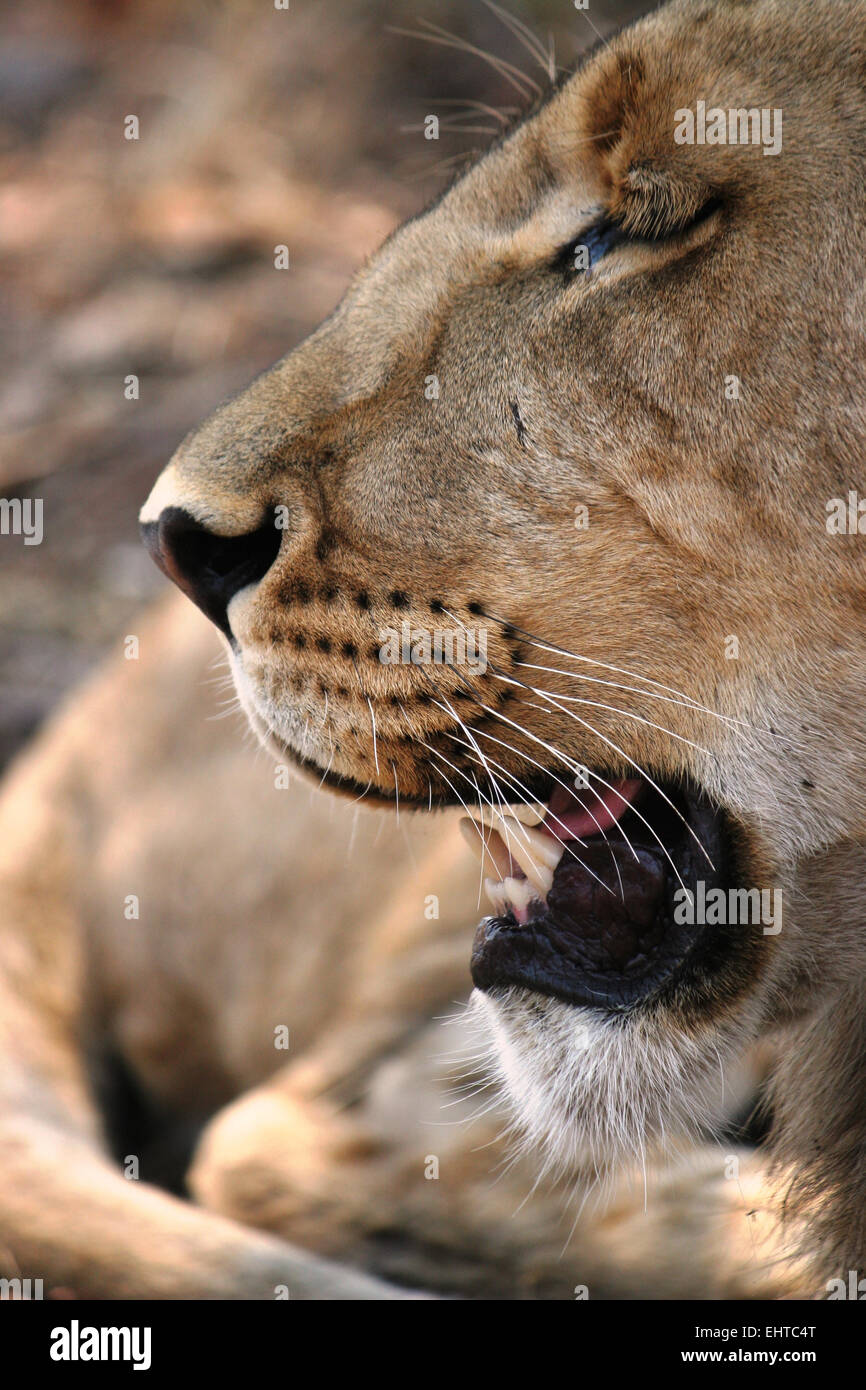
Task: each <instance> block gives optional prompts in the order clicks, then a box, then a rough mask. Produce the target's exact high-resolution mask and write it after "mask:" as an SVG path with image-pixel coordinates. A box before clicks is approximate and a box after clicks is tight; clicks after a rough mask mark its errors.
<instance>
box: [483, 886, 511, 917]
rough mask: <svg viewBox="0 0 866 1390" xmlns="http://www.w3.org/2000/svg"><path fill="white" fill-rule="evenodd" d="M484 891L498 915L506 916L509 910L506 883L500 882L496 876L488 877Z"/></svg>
mask: <svg viewBox="0 0 866 1390" xmlns="http://www.w3.org/2000/svg"><path fill="white" fill-rule="evenodd" d="M484 891H485V893H486V894H487V899H488V901H489V903H490V905H491V907H492V908H493V910H494V912H495V913H496V915H497V917H504V916H505V914H506V912H507V911H508V904H507V903H506V901H505V885H504V884H503V883H498V882H497V880H496V879H494V878H486V879H485V880H484Z"/></svg>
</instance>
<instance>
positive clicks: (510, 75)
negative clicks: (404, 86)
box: [385, 19, 541, 102]
mask: <svg viewBox="0 0 866 1390" xmlns="http://www.w3.org/2000/svg"><path fill="white" fill-rule="evenodd" d="M418 23H419V24H420V25H421V26H423V29H426V30H429V32H428V33H424V32H423V30H421V31H419V30H418V29H402V28H399V27H398V26H396V25H392V24H388V25H386V26H385V28H386V30H387V32H389V33H391V34H400V35H401V36H402V37H403V38H407V39H420V40H421V41H422V42H423V43H431V44H437V45H438V46H439V47H441V48H453V49H456V50H457V52H459V53H468V54H469V55H470V57H475V58H480V59H481V61H482V62H484V63H487V65H488V66H489V67H491V68H493V70H494V72H497V73H498V74H499V76H500V77H502V78H503V79H504V80H505V81H506V82H508V84H509V86H511V87H513V88H514V90H515V91H516V92H517V93H518V94H519V96H520V97H521V99H522V100H523V101H527V102H528V101H529V99H530V97H531V95H532V92H533V91H534V92H535V94H536V95H537V96H540V95H541V87H540V86H539V85H538V83H537V82H536V81H535V80H534V78H531V77H528V76H527V75H526V73H525V72H522V71H521V70H520V68H518V67H517V66H516V65H515V64H514V63H509V62H507V61H506V60H505V59H504V58H497V57H496V56H495V54H493V53H487V52H485V50H484V49H483V48H478V47H477V46H476V45H475V44H472V43H470V42H469V40H468V39H461V38H459V37H458V36H457V35H456V34H449V33H448V31H447V30H446V29H441V28H440V27H439V25H438V24H434V23H433V22H432V21H431V20H429V19H419V21H418Z"/></svg>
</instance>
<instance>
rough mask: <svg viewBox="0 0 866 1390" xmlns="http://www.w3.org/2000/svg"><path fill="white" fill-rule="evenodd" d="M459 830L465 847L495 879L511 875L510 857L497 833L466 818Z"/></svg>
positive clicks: (461, 822)
mask: <svg viewBox="0 0 866 1390" xmlns="http://www.w3.org/2000/svg"><path fill="white" fill-rule="evenodd" d="M460 829H461V831H462V833H463V838H464V840H465V841H466V843H467V845H468V846H469V848H470V849H471V850H472V852H473V854H476V855H477V856H478V858H479V859H480V860H481V861H482V863H483V864H484V867H485V869H489V870H490V871H491V872H492V873H495V874H496V877H497V879H502V878H507V877H508V875H509V874H510V873H511V855H510V854H509V853H508V850H507V849H506V848H505V845H504V843H503V840H502V837H501V835H500V834H499V832H498V831H497V830H490V829H488V828H487V826H483V825H479V824H478V821H476V820H471V819H470V818H469V817H468V816H464V817H463V819H462V820H461V821H460Z"/></svg>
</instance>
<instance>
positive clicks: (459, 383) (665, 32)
mask: <svg viewBox="0 0 866 1390" xmlns="http://www.w3.org/2000/svg"><path fill="white" fill-rule="evenodd" d="M864 44H866V5H864V4H863V3H862V0H832V3H831V0H823V2H822V0H818V2H817V3H816V0H752V2H751V3H723V2H722V0H717V2H714V0H674V3H672V4H670V5H668V6H666V7H664V8H663V9H662V10H661V11H660V12H658V13H657V14H654V15H653V16H651V17H650V18H648V19H646V20H644V21H642V22H640V23H638V24H637V25H636V26H634V27H633V28H631V29H629V30H628V31H626V32H625V33H623V34H621V35H620V36H619V37H618V38H617V39H616V40H615V41H613V42H612V43H610V44H606V45H603V46H602V47H601V48H600V49H599V50H598V51H597V52H596V53H595V54H594V55H593V56H592V58H591V59H590V60H589V61H587V62H586V63H585V64H583V65H582V66H581V68H580V69H579V71H577V72H576V73H575V74H574V75H573V76H571V77H570V78H569V79H568V80H567V81H566V82H564V83H563V84H562V85H560V86H559V87H558V88H557V89H556V90H555V91H554V92H553V93H552V94H551V95H550V96H549V98H548V99H547V100H545V101H544V102H543V104H542V105H541V106H540V109H538V110H536V111H535V112H533V113H532V114H531V116H530V117H529V118H527V119H524V120H523V121H522V122H521V123H520V124H519V125H518V126H517V128H516V129H514V130H513V131H511V133H509V134H508V136H507V137H506V138H504V139H503V140H501V141H500V142H499V143H498V144H497V145H496V146H495V147H494V148H493V149H492V150H491V151H490V152H489V153H488V154H487V155H486V156H485V157H484V158H483V159H481V160H480V162H478V163H477V164H476V165H475V166H474V167H473V168H472V169H471V170H470V171H469V172H468V173H467V174H466V175H465V176H463V177H462V178H461V179H460V180H459V181H458V182H457V183H456V184H455V185H454V186H453V187H452V188H451V189H450V190H449V191H448V193H447V194H446V195H445V196H443V197H442V198H440V199H439V200H438V201H437V202H436V203H435V204H434V205H433V206H432V207H431V208H430V209H429V210H428V211H427V212H426V213H424V214H423V215H422V216H420V217H418V218H416V219H414V220H413V221H411V222H409V223H408V224H407V225H406V226H404V227H403V228H402V229H401V230H400V231H399V232H398V233H397V234H396V235H394V236H393V237H392V238H391V239H390V240H389V241H388V242H387V243H386V244H385V246H384V247H383V248H382V250H381V251H380V252H379V254H378V255H376V256H375V257H374V258H373V259H372V261H371V262H370V263H369V264H368V265H367V266H366V267H365V269H364V270H363V271H362V272H361V273H360V275H359V276H358V277H357V279H356V280H355V282H354V283H353V285H352V287H351V288H350V290H349V292H348V293H347V295H346V297H345V298H344V300H343V301H342V303H341V304H340V305H339V307H338V308H337V309H336V310H335V312H334V313H333V314H332V316H331V317H330V318H329V319H328V320H327V321H326V322H325V323H324V324H323V325H322V327H321V328H320V329H319V330H318V331H317V332H316V333H315V334H314V335H313V336H312V337H311V338H310V339H309V340H308V341H307V342H306V343H305V344H304V345H303V346H302V347H301V348H300V349H299V350H297V351H296V352H294V353H292V354H291V355H290V356H289V357H287V358H286V359H285V360H283V361H282V362H280V363H278V364H277V366H276V367H274V368H273V369H272V370H271V371H270V372H268V373H267V374H266V375H264V376H263V377H261V378H260V379H259V380H257V381H256V382H255V383H254V384H253V385H252V386H251V387H250V388H249V390H247V391H246V392H244V393H243V394H242V395H241V396H240V397H238V398H237V399H236V400H234V401H232V402H231V403H229V404H227V405H225V406H223V407H222V408H221V409H220V410H218V411H217V413H216V414H215V415H214V416H213V417H212V418H211V419H210V420H209V421H208V422H207V423H206V424H205V425H203V426H202V427H201V428H200V429H198V430H196V431H195V432H194V433H193V434H192V435H191V436H190V437H189V438H187V440H186V441H185V442H184V444H183V445H182V446H181V448H180V449H179V451H178V452H177V454H176V455H175V457H174V459H173V460H172V461H171V463H170V464H169V466H168V468H167V469H166V470H165V472H164V473H163V475H162V476H161V477H160V479H159V480H158V482H157V484H156V486H155V488H154V490H153V493H152V494H151V497H150V499H149V500H148V502H147V504H146V505H145V507H144V509H143V512H142V524H143V529H144V535H145V539H146V541H147V544H148V545H149V547H150V548H151V550H152V552H153V554H154V557H155V559H156V560H157V562H158V563H159V564H160V565H161V566H162V568H163V569H164V570H165V572H166V573H167V574H168V575H169V576H170V577H171V578H172V579H174V580H175V582H176V583H177V584H178V585H179V586H180V587H181V589H183V590H184V592H185V593H187V594H188V596H189V597H190V598H191V599H192V600H193V601H194V602H195V603H196V604H197V605H198V606H199V607H200V608H201V609H202V610H203V611H204V612H205V613H206V614H207V616H208V617H209V618H211V619H212V621H213V622H214V623H215V624H216V626H217V627H218V628H219V629H220V630H221V631H222V633H223V635H224V637H225V639H226V646H227V650H228V653H229V659H230V662H231V668H232V672H233V675H234V679H235V682H236V685H237V690H238V694H239V696H240V700H241V702H242V704H243V707H244V709H245V710H246V712H247V714H248V716H249V719H250V722H251V724H252V726H253V728H254V729H255V731H256V732H257V733H258V735H259V736H260V737H261V739H262V741H263V742H264V743H265V745H266V747H268V748H269V749H270V750H271V751H272V753H273V754H274V756H276V757H277V758H278V759H281V760H287V761H290V762H291V763H292V764H294V765H295V766H296V767H297V768H299V769H301V770H302V771H303V772H305V773H307V774H308V775H309V776H310V777H311V778H312V779H314V780H315V781H316V782H317V783H318V782H322V783H324V784H326V785H327V786H329V787H331V788H333V789H334V790H336V791H338V792H342V793H344V794H348V796H349V797H351V798H363V799H365V800H366V801H367V802H368V803H372V802H375V803H377V804H381V805H387V806H392V807H393V806H394V805H395V804H396V803H399V806H400V807H401V808H402V809H404V810H405V809H409V808H420V809H423V810H427V809H431V808H433V807H440V806H454V805H458V804H460V803H464V804H465V805H466V807H467V810H468V819H469V822H470V824H469V827H468V833H469V835H470V837H473V836H474V837H476V838H477V840H478V844H479V847H480V849H481V851H482V854H483V856H484V860H485V866H484V867H483V870H482V871H483V872H484V873H485V875H486V877H487V880H488V889H489V896H490V898H491V901H492V905H493V915H492V916H489V917H487V918H485V919H484V921H483V922H482V924H481V926H480V927H479V929H478V932H477V934H476V937H475V943H474V947H473V950H472V975H473V979H474V982H475V986H476V993H475V996H474V1012H475V1014H476V1015H477V1019H478V1022H479V1024H480V1025H481V1027H482V1029H483V1030H484V1031H485V1033H486V1034H487V1036H488V1037H489V1039H490V1047H491V1052H492V1056H493V1058H494V1064H495V1066H496V1068H497V1070H498V1072H499V1074H500V1077H501V1080H502V1082H503V1084H504V1087H505V1089H506V1091H507V1092H508V1094H509V1095H510V1098H511V1101H512V1103H513V1106H514V1110H515V1115H516V1119H517V1123H518V1124H519V1126H520V1127H521V1129H522V1130H523V1131H524V1133H525V1134H526V1135H527V1136H528V1138H529V1141H530V1142H531V1144H532V1145H533V1146H535V1147H536V1148H537V1149H540V1150H541V1151H542V1152H543V1153H544V1154H545V1155H546V1156H547V1159H548V1161H549V1162H550V1163H551V1164H553V1165H559V1164H562V1165H564V1166H571V1165H573V1164H574V1163H575V1162H576V1163H577V1164H578V1165H580V1166H582V1167H584V1168H586V1169H589V1170H590V1171H592V1170H599V1171H605V1170H607V1169H608V1168H610V1167H611V1165H613V1164H615V1163H616V1162H617V1161H619V1160H620V1158H621V1157H622V1156H623V1155H624V1154H633V1153H634V1152H635V1151H637V1152H640V1151H641V1150H642V1149H643V1147H644V1146H645V1145H648V1144H650V1143H652V1142H653V1141H655V1140H657V1139H663V1138H665V1137H667V1136H669V1135H670V1134H671V1133H672V1132H680V1131H681V1130H682V1129H683V1128H684V1127H689V1126H692V1125H694V1123H695V1121H696V1118H699V1117H701V1116H702V1115H703V1113H704V1097H705V1094H706V1092H707V1090H708V1088H710V1086H711V1084H712V1078H713V1077H714V1076H715V1075H716V1074H717V1073H718V1071H719V1069H720V1068H722V1069H723V1070H724V1069H725V1068H726V1067H728V1066H729V1065H731V1064H732V1063H734V1062H735V1061H736V1059H737V1058H738V1057H740V1056H741V1055H742V1054H743V1052H744V1050H745V1049H746V1048H747V1047H748V1046H749V1045H751V1044H752V1043H754V1042H755V1040H757V1039H760V1038H764V1037H767V1036H768V1035H770V1034H771V1033H779V1034H780V1042H779V1058H780V1060H779V1063H778V1067H777V1070H776V1075H775V1079H774V1085H773V1102H772V1106H773V1113H774V1131H773V1132H774V1139H773V1143H774V1146H775V1155H776V1160H777V1163H778V1165H779V1169H780V1172H783V1173H784V1175H785V1181H786V1182H788V1183H789V1188H788V1191H787V1200H788V1207H789V1209H790V1210H791V1211H792V1212H794V1213H795V1214H796V1215H798V1216H799V1217H800V1218H801V1219H803V1220H804V1221H805V1225H806V1228H807V1237H806V1238H807V1241H808V1248H809V1251H810V1254H811V1256H812V1258H813V1260H814V1261H815V1268H816V1270H818V1271H820V1272H821V1274H826V1276H827V1277H832V1276H836V1275H840V1274H843V1273H844V1271H845V1270H847V1269H848V1268H849V1267H862V1264H863V1262H864V1260H866V1192H864V1188H866V1167H864V1163H863V1146H864V1140H866V1122H864V1118H863V1116H864V1102H866V1024H864V1019H866V1013H864V1008H863V998H862V995H863V984H862V974H863V965H864V961H866V948H864V945H863V932H862V907H861V901H860V893H859V886H860V877H861V874H862V869H863V862H864V836H866V794H864V782H863V766H864V762H866V737H864V732H863V724H862V710H863V704H864V694H866V641H864V625H863V615H864V601H866V568H864V562H863V537H862V534H861V532H862V529H863V527H862V526H861V525H860V519H861V518H862V511H863V508H862V506H860V505H859V503H858V495H859V494H858V489H859V492H860V493H862V492H863V491H866V489H864V484H863V462H862V460H863V447H864V438H866V410H864V362H866V353H864V330H866V290H864V283H863V263H864V254H866V228H864V218H863V206H864V182H866V180H864V163H863V150H864V139H866V97H864V75H866V58H864V53H866V47H864ZM750 113H753V114H750ZM690 114H691V115H692V117H693V119H692V120H691V121H689V119H688V117H689V115H690ZM765 117H767V118H768V119H766V120H765V119H764V118H765ZM765 134H767V135H768V138H767V139H764V138H763V136H764V135H765ZM770 136H771V137H772V138H769V137H770ZM844 499H848V500H847V502H846V505H845V506H844V507H842V500H844ZM852 516H853V524H852V523H851V519H850V518H851V517H852ZM840 517H841V518H842V519H841V520H840ZM834 518H835V522H834ZM395 633H396V634H400V638H401V640H400V642H397V644H396V646H395V645H394V640H393V635H394V634H395ZM443 633H444V634H446V635H447V636H449V637H450V639H451V642H452V647H451V657H450V658H449V657H448V656H447V654H446V655H445V656H444V657H442V656H441V653H440V655H437V648H436V642H437V640H439V646H440V648H441V647H442V640H441V639H442V634H443ZM458 635H461V636H462V637H463V639H464V646H463V649H462V656H461V654H458V655H457V656H455V655H454V650H455V648H454V645H453V642H454V638H455V637H456V636H458ZM425 642H426V645H425ZM401 643H402V646H401ZM416 643H419V645H417V647H416ZM470 644H471V650H472V651H473V652H474V655H475V658H476V659H474V660H473V661H471V662H470V661H469V660H468V658H467V655H466V654H467V652H468V651H469V650H470ZM407 653H408V654H407ZM479 655H483V660H481V659H477V658H479ZM708 904H712V908H711V910H710V909H709V908H708V907H707V905H708ZM704 918H705V920H703V919H704Z"/></svg>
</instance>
